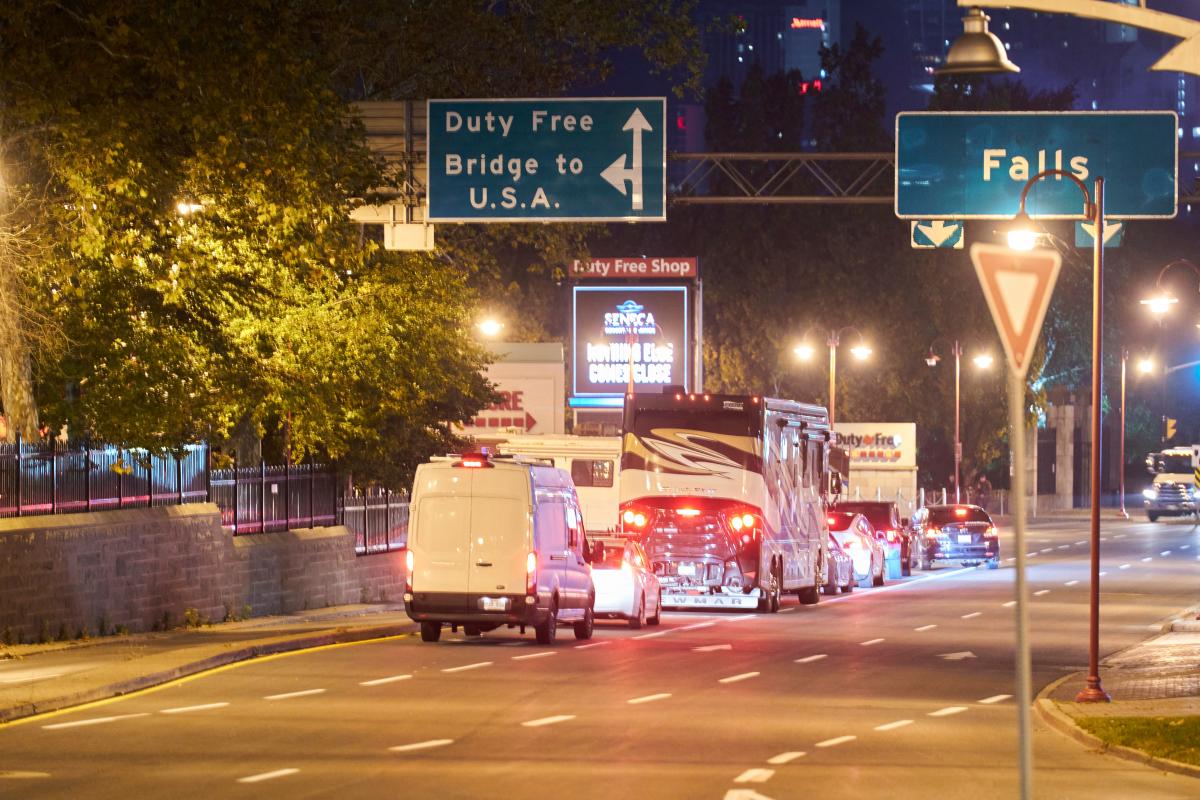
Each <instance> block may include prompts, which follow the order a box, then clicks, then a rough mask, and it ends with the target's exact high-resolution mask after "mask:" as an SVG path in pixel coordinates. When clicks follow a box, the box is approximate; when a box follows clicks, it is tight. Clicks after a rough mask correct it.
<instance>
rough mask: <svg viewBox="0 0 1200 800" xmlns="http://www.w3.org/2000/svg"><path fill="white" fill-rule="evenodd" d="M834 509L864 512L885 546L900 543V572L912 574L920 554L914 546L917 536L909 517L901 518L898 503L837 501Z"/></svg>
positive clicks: (856, 512) (884, 501) (857, 512)
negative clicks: (914, 534) (915, 536)
mask: <svg viewBox="0 0 1200 800" xmlns="http://www.w3.org/2000/svg"><path fill="white" fill-rule="evenodd" d="M832 510H834V511H849V512H851V513H854V514H862V515H863V516H864V517H866V518H867V522H870V523H871V526H872V527H873V528H875V531H876V533H877V534H878V535H879V538H880V539H881V540H882V541H883V542H884V546H885V547H888V548H890V547H894V546H895V545H896V544H899V545H900V574H901V575H911V574H912V569H913V567H914V566H915V565H916V562H917V558H918V557H919V554H918V552H917V550H918V548H916V547H914V546H913V542H914V541H915V538H914V536H913V532H912V528H911V527H909V524H908V520H907V519H901V518H900V510H899V509H898V508H897V507H896V504H895V503H893V502H890V501H887V500H851V501H846V502H842V503H837V504H835V505H834V506H833V509H832Z"/></svg>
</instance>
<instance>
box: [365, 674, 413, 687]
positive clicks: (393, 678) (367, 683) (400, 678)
mask: <svg viewBox="0 0 1200 800" xmlns="http://www.w3.org/2000/svg"><path fill="white" fill-rule="evenodd" d="M411 678H412V675H391V676H389V677H387V678H376V679H375V680H373V681H363V682H362V683H360V684H359V686H383V685H384V684H385V683H395V682H396V681H407V680H409V679H411Z"/></svg>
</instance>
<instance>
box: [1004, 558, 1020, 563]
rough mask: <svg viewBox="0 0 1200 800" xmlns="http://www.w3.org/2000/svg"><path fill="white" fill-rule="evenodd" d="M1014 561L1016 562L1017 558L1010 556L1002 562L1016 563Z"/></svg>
mask: <svg viewBox="0 0 1200 800" xmlns="http://www.w3.org/2000/svg"><path fill="white" fill-rule="evenodd" d="M1016 560H1017V557H1016V556H1012V557H1011V558H1006V559H1004V562H1005V563H1006V564H1011V563H1012V562H1014V561H1016Z"/></svg>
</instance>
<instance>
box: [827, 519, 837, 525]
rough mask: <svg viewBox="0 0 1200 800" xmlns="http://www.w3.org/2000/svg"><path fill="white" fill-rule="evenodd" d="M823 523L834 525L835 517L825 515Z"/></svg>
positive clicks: (835, 522)
mask: <svg viewBox="0 0 1200 800" xmlns="http://www.w3.org/2000/svg"><path fill="white" fill-rule="evenodd" d="M825 524H826V525H836V524H837V520H836V519H834V518H833V517H826V518H825Z"/></svg>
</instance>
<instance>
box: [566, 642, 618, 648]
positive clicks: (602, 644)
mask: <svg viewBox="0 0 1200 800" xmlns="http://www.w3.org/2000/svg"><path fill="white" fill-rule="evenodd" d="M606 644H612V642H590V643H588V644H577V645H575V649H576V650H587V649H588V648H589V647H603V646H604V645H606Z"/></svg>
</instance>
